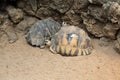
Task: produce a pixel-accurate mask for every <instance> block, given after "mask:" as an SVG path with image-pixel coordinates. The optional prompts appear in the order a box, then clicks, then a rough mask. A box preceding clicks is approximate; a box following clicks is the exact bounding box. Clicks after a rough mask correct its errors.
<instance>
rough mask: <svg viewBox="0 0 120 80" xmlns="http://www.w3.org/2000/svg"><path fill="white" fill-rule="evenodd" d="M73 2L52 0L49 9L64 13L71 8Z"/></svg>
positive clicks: (70, 0)
mask: <svg viewBox="0 0 120 80" xmlns="http://www.w3.org/2000/svg"><path fill="white" fill-rule="evenodd" d="M73 2H74V0H52V3H51V4H50V6H49V7H50V8H52V9H54V10H57V11H58V12H60V13H66V12H67V11H69V10H70V8H71V7H72V6H73Z"/></svg>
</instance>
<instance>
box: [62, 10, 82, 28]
mask: <svg viewBox="0 0 120 80" xmlns="http://www.w3.org/2000/svg"><path fill="white" fill-rule="evenodd" d="M62 21H64V22H66V23H68V24H71V25H76V26H79V24H80V22H82V19H81V17H80V15H76V14H75V12H74V11H73V10H70V11H68V12H66V14H65V15H64V16H63V17H62Z"/></svg>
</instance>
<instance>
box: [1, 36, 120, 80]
mask: <svg viewBox="0 0 120 80" xmlns="http://www.w3.org/2000/svg"><path fill="white" fill-rule="evenodd" d="M93 41H94V43H95V49H96V52H94V53H92V54H91V55H89V56H77V57H63V56H61V55H59V54H52V53H51V52H50V51H49V50H48V49H47V48H46V49H39V48H38V47H32V46H30V45H28V44H27V43H26V40H25V39H24V37H23V36H22V37H20V39H19V40H18V41H17V42H16V43H13V44H5V45H6V46H4V47H1V48H0V80H78V79H80V80H120V68H119V66H120V60H119V59H120V55H119V54H117V53H116V52H115V51H114V50H113V48H112V47H111V46H113V44H110V45H109V46H107V47H100V46H99V41H100V40H93Z"/></svg>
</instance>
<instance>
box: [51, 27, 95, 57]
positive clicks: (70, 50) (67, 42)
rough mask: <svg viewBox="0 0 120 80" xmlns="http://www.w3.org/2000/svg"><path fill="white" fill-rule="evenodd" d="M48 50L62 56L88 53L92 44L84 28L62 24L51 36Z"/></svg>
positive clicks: (91, 48)
mask: <svg viewBox="0 0 120 80" xmlns="http://www.w3.org/2000/svg"><path fill="white" fill-rule="evenodd" d="M50 50H51V51H52V52H53V53H59V54H61V55H63V56H78V55H89V54H91V52H92V50H93V46H92V42H91V39H90V38H89V36H88V35H87V33H86V32H85V31H84V30H82V29H80V28H78V27H76V26H64V27H62V28H61V30H59V31H58V32H57V33H56V34H55V35H54V37H53V38H52V40H51V46H50Z"/></svg>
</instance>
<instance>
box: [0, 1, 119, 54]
mask: <svg viewBox="0 0 120 80" xmlns="http://www.w3.org/2000/svg"><path fill="white" fill-rule="evenodd" d="M48 17H52V18H53V19H55V20H56V21H58V22H60V23H61V22H63V21H64V22H66V23H68V24H71V25H76V26H79V27H80V28H83V29H84V30H85V31H86V32H87V33H88V34H89V35H90V37H91V38H98V39H100V40H103V41H107V42H108V41H113V42H114V49H115V50H116V51H117V52H118V53H120V0H0V43H2V42H3V41H4V37H7V39H8V42H9V43H13V42H15V41H17V40H18V39H19V37H18V35H19V33H24V32H25V30H26V29H27V28H29V27H30V26H31V25H32V24H33V23H35V22H36V21H37V20H38V19H45V18H48Z"/></svg>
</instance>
